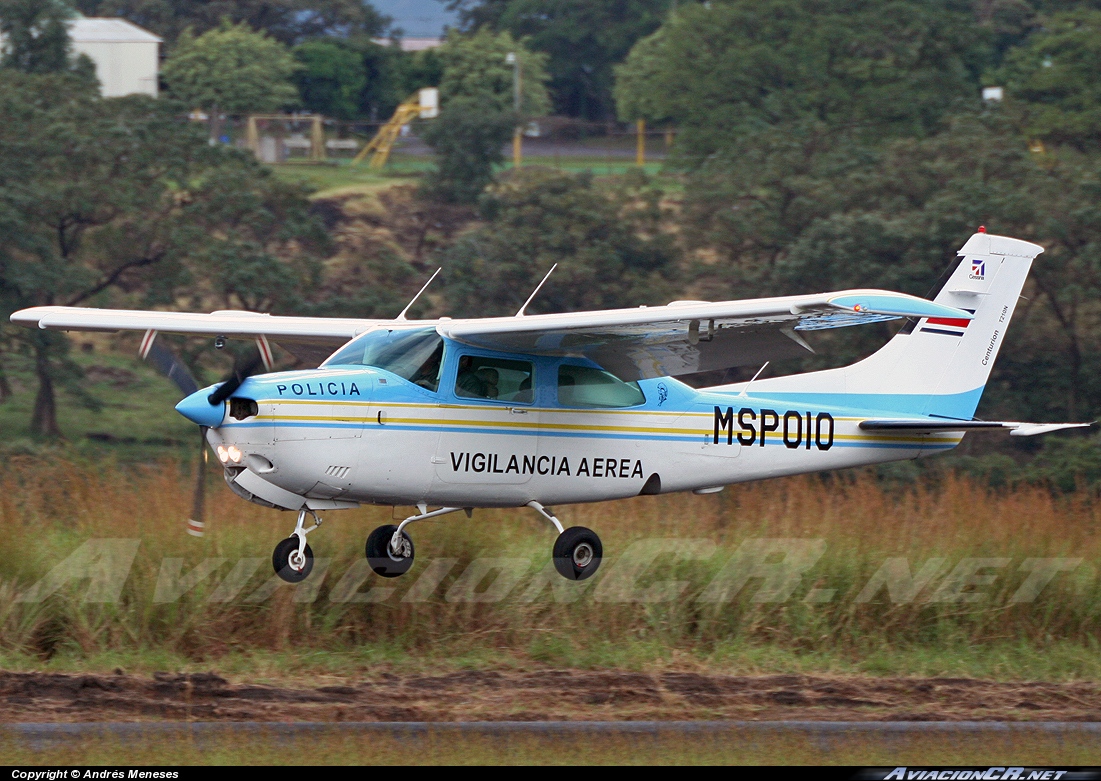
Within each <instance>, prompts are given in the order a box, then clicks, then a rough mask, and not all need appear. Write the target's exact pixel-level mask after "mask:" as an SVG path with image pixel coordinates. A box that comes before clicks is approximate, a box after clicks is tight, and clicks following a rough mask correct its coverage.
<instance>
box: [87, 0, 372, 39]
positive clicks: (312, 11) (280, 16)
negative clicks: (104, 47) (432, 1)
mask: <svg viewBox="0 0 1101 781" xmlns="http://www.w3.org/2000/svg"><path fill="white" fill-rule="evenodd" d="M77 5H78V7H79V9H80V11H81V12H82V13H84V14H85V15H87V16H121V17H123V18H125V19H129V20H130V21H131V22H133V23H134V24H137V25H140V26H141V27H144V28H146V29H148V30H152V31H153V32H155V33H156V34H157V35H160V36H161V37H163V38H164V39H165V40H166V41H167V42H168V44H169V45H170V46H171V45H173V44H174V43H175V41H176V39H177V38H178V37H179V36H180V35H182V34H183V32H184V30H187V29H191V30H192V31H193V32H194V33H195V34H196V35H201V34H202V33H205V32H208V31H210V30H216V29H218V28H219V27H221V26H222V21H223V20H224V19H229V20H230V21H231V22H233V23H242V22H243V23H245V24H247V25H248V26H249V27H250V28H252V29H253V30H259V31H261V32H265V33H267V34H268V35H270V36H271V37H272V38H274V39H275V40H277V41H279V42H281V43H284V44H286V45H287V46H294V45H295V44H298V43H302V42H303V41H306V40H309V39H312V38H320V37H326V36H330V37H335V38H350V37H354V36H365V37H378V36H380V35H382V34H384V33H385V31H386V29H387V28H388V27H389V26H390V21H391V20H390V19H389V17H387V16H384V15H382V14H380V13H379V12H378V10H377V9H376V8H375V7H374V6H373V5H371V4H370V3H369V2H366V0H324V2H318V0H217V2H195V1H194V0H77Z"/></svg>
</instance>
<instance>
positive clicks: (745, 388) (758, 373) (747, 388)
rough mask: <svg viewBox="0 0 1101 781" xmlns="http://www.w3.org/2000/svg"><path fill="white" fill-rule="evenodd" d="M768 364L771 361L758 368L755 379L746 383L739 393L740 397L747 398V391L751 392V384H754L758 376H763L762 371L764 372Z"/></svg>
mask: <svg viewBox="0 0 1101 781" xmlns="http://www.w3.org/2000/svg"><path fill="white" fill-rule="evenodd" d="M768 364H769V362H768V361H765V365H764V366H762V367H761V368H760V369H758V370H757V373H756V374H754V375H753V379H752V380H750V381H749V382H747V383H746V384H745V387H744V388H742V392H741V393H739V394H738V398H739V399H744V398H745V396H746V393H748V392H749V386H750V385H752V384H753V382H754V380H756V379H757V378H758V377H760V376H761V372H763V371H764V370H765V369H767V368H768Z"/></svg>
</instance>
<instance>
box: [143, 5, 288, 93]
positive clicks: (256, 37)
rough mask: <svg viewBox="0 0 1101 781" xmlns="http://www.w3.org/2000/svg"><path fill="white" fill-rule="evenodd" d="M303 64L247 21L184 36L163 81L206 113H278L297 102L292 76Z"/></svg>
mask: <svg viewBox="0 0 1101 781" xmlns="http://www.w3.org/2000/svg"><path fill="white" fill-rule="evenodd" d="M300 68H301V65H299V63H298V62H297V61H296V60H295V59H294V57H293V56H291V53H290V51H289V50H288V49H287V47H286V46H284V45H283V44H281V43H279V41H276V40H274V39H273V38H269V37H268V36H266V35H264V34H263V33H256V32H253V31H252V30H251V29H250V28H249V26H248V25H247V24H245V23H244V22H242V23H240V24H238V25H231V24H229V23H228V22H226V23H224V24H223V25H222V26H221V27H219V28H218V29H216V30H210V31H208V32H205V33H203V34H202V35H200V36H198V37H195V36H194V35H192V33H191V32H190V31H185V32H184V33H183V34H181V35H180V39H179V40H178V41H177V43H176V46H175V48H174V49H173V50H172V53H171V54H170V55H169V56H168V58H167V59H166V60H165V61H164V66H163V67H162V69H161V77H162V78H163V79H164V83H165V84H166V85H167V86H168V91H169V93H170V94H171V95H172V97H174V98H176V99H177V100H180V101H182V102H183V103H186V104H187V105H188V106H193V107H194V106H198V107H201V108H203V109H205V110H207V111H208V112H212V113H213V112H217V111H224V112H227V113H230V114H245V113H264V112H272V111H277V110H279V109H281V108H283V107H285V106H290V105H293V104H294V103H296V102H297V98H298V93H297V91H296V90H295V88H294V85H293V84H291V82H290V79H291V77H292V76H293V75H294V74H295V73H296V72H297V71H298V70H300Z"/></svg>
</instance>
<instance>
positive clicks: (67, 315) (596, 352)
mask: <svg viewBox="0 0 1101 781" xmlns="http://www.w3.org/2000/svg"><path fill="white" fill-rule="evenodd" d="M900 317H947V318H955V319H967V320H969V319H971V317H972V316H971V314H970V313H969V312H965V311H963V310H960V309H955V308H952V307H947V306H944V305H941V304H936V303H933V302H932V301H927V300H925V299H922V298H916V297H914V296H908V295H905V294H902V293H891V292H888V291H883V290H846V291H841V292H837V293H823V294H818V295H809V296H788V297H782V298H762V299H749V300H744V301H722V302H714V303H712V302H706V301H678V302H674V303H672V304H669V305H667V306H658V307H639V308H637V309H611V310H605V311H596V312H577V313H563V314H550V315H526V316H516V317H496V318H481V319H471V320H450V319H448V318H442V319H440V320H426V321H419V322H418V321H401V326H402V327H410V326H416V325H424V326H434V327H435V328H436V330H437V331H438V332H439V333H440V334H441V335H443V336H446V337H448V338H451V339H454V340H456V341H458V342H461V343H463V344H467V345H471V346H474V347H483V348H487V349H492V350H503V351H508V352H521V353H528V354H534V355H540V354H542V355H576V356H583V357H586V358H589V359H591V360H593V361H595V362H596V363H598V364H600V365H601V366H603V367H605V368H606V369H608V370H609V371H612V372H614V373H615V374H617V375H619V376H620V377H621V378H622V379H624V380H628V381H629V380H638V379H649V378H653V377H664V376H675V375H681V374H690V373H693V372H700V371H709V370H713V369H725V368H730V367H732V366H745V365H750V364H758V365H759V364H761V363H763V362H764V361H766V360H776V359H778V358H784V357H788V356H792V355H798V354H800V353H801V352H803V351H804V350H809V349H810V346H809V345H808V344H807V343H806V341H804V340H803V338H802V337H801V336H800V332H802V331H815V330H822V329H827V328H842V327H847V326H852V325H861V324H865V323H874V322H880V321H884V320H895V319H898V318H900ZM11 321H12V322H13V323H17V324H19V325H25V326H29V327H38V328H53V329H60V330H66V331H124V330H133V331H147V330H153V331H161V332H165V333H178V334H192V335H207V336H226V337H231V338H245V339H247V338H258V337H261V336H263V337H266V338H268V339H270V340H272V341H274V342H276V343H277V344H279V345H281V346H283V347H285V348H286V349H288V350H289V351H290V352H292V353H295V354H297V355H299V356H300V357H303V358H307V357H308V359H310V360H312V361H314V362H315V363H316V362H320V360H321V359H322V358H324V357H325V356H327V355H328V354H329V353H331V352H332V351H333V350H335V349H336V348H338V347H340V346H341V345H343V344H344V343H345V342H347V341H348V340H349V339H352V338H353V337H355V336H357V335H358V334H361V333H363V332H365V331H368V330H370V329H371V328H374V327H376V326H381V325H385V324H389V323H395V322H397V321H392V320H368V319H358V318H324V317H281V316H275V315H267V314H260V313H258V312H244V311H236V310H229V311H220V312H212V313H210V314H198V313H190V312H160V311H142V310H111V309H86V308H83V307H65V306H46V307H34V308H32V309H24V310H21V311H19V312H16V313H15V314H13V315H12V316H11Z"/></svg>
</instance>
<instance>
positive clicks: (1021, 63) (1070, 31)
mask: <svg viewBox="0 0 1101 781" xmlns="http://www.w3.org/2000/svg"><path fill="white" fill-rule="evenodd" d="M1098 71H1101V11H1099V10H1096V9H1092V8H1079V9H1075V10H1073V11H1067V12H1064V13H1057V14H1053V15H1052V16H1051V17H1049V18H1047V19H1046V20H1044V23H1043V26H1042V27H1040V28H1039V29H1038V30H1037V31H1036V32H1035V33H1034V34H1033V35H1032V36H1031V37H1030V38H1029V39H1028V41H1027V42H1026V43H1025V44H1024V45H1023V46H1020V47H1018V48H1016V49H1013V50H1012V51H1010V52H1009V54H1008V55H1007V56H1006V60H1005V65H1004V66H1003V67H1002V69H1001V70H1000V71H999V72H997V73H996V74H994V75H993V76H992V77H991V80H992V81H996V82H997V83H1000V84H1002V85H1004V86H1005V88H1006V91H1007V93H1008V97H1009V100H1010V104H1011V105H1012V106H1013V107H1014V108H1016V109H1018V110H1019V111H1020V112H1021V115H1022V116H1021V118H1020V124H1021V128H1022V130H1023V131H1024V132H1025V133H1026V134H1027V135H1028V136H1029V137H1031V138H1037V139H1042V140H1044V141H1046V142H1048V143H1054V144H1070V145H1073V146H1075V147H1077V148H1078V149H1084V150H1090V151H1094V152H1096V151H1098V150H1099V149H1101V85H1099V84H1098V80H1097V73H1098Z"/></svg>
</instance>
